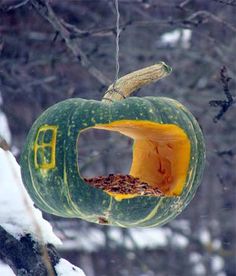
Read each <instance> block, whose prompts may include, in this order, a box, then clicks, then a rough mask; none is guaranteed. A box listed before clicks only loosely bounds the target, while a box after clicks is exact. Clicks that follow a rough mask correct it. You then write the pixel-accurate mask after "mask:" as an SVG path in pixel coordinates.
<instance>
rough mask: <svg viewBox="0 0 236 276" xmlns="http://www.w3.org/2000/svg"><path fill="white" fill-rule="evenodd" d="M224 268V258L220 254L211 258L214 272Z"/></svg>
mask: <svg viewBox="0 0 236 276" xmlns="http://www.w3.org/2000/svg"><path fill="white" fill-rule="evenodd" d="M223 268H224V260H223V258H221V257H220V256H214V257H212V259H211V269H212V271H213V272H219V271H221V270H223Z"/></svg>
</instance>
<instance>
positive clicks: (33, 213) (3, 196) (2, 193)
mask: <svg viewBox="0 0 236 276" xmlns="http://www.w3.org/2000/svg"><path fill="white" fill-rule="evenodd" d="M0 225H1V226H2V227H3V228H4V229H5V230H6V231H8V232H9V233H10V234H12V235H13V236H14V237H15V238H17V239H19V238H20V237H21V236H23V235H25V234H26V233H30V234H31V235H32V236H33V237H34V238H35V239H36V240H38V241H39V242H43V243H51V244H54V245H58V244H61V241H60V239H59V238H58V237H56V235H55V234H54V233H53V231H52V227H51V225H50V224H49V222H47V221H46V220H44V219H43V217H42V213H41V211H40V210H38V209H36V208H34V206H33V202H32V200H31V199H30V197H29V195H28V193H27V192H26V189H25V187H24V185H23V183H22V179H21V174H20V166H19V165H18V163H17V162H16V160H15V158H14V156H13V155H12V153H11V152H9V151H4V150H3V149H1V148H0ZM38 229H40V231H39V230H38Z"/></svg>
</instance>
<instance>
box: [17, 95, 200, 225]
mask: <svg viewBox="0 0 236 276" xmlns="http://www.w3.org/2000/svg"><path fill="white" fill-rule="evenodd" d="M123 119H125V120H149V121H152V122H158V123H162V124H175V125H178V126H179V127H181V128H182V129H184V131H185V132H186V134H187V135H188V137H189V139H190V142H191V160H190V165H189V170H188V176H187V180H186V183H185V187H184V190H183V192H182V194H181V196H178V197H162V198H158V197H147V196H146V197H144V196H140V197H136V198H132V199H124V200H122V201H116V200H115V199H114V198H112V197H111V196H109V195H108V194H106V193H105V192H103V191H102V190H100V189H96V188H93V187H91V186H89V185H87V184H86V183H85V182H84V181H83V179H82V178H81V177H80V174H79V171H78V163H77V160H78V149H77V144H78V143H77V140H78V136H79V133H80V132H81V130H83V129H85V128H88V127H93V126H94V125H95V124H101V123H102V124H104V123H110V122H113V121H117V120H123ZM44 124H48V125H58V126H59V128H58V133H57V142H56V167H55V168H54V169H51V170H48V172H47V174H46V175H45V176H43V175H42V173H41V170H40V169H35V166H34V152H33V147H34V141H35V138H36V134H37V131H38V129H39V127H41V126H42V125H44ZM204 162H205V147H204V140H203V136H202V132H201V130H200V127H199V125H198V123H197V121H196V120H195V118H194V117H193V115H192V114H191V113H190V112H189V111H188V110H187V109H186V108H185V107H183V106H182V105H181V104H180V103H179V102H177V101H175V100H172V99H169V98H162V97H145V98H137V97H130V98H127V99H126V100H122V101H117V102H114V103H111V104H108V103H104V102H100V101H95V100H85V99H70V100H66V101H63V102H60V103H58V104H56V105H54V106H52V107H50V108H49V109H47V110H46V111H45V112H44V113H43V114H42V115H41V116H40V117H39V118H38V120H37V121H36V122H35V123H34V125H33V126H32V128H31V130H30V132H29V135H28V137H27V141H26V144H25V147H24V150H23V153H22V159H21V167H22V176H23V181H24V184H25V186H26V188H27V190H28V192H29V194H30V196H31V197H32V199H33V201H34V202H35V203H36V205H37V206H38V207H39V208H41V209H42V210H44V211H46V212H48V213H52V214H55V215H58V216H63V217H78V218H82V219H85V220H88V221H91V222H95V223H99V221H101V219H100V218H105V219H106V220H107V223H108V224H110V225H118V226H124V227H136V226H141V227H150V226H157V225H162V224H164V223H167V222H168V221H170V220H171V219H173V218H174V217H176V216H177V215H178V214H179V213H180V212H181V211H182V210H183V209H184V208H185V207H186V206H187V204H188V203H189V202H190V200H191V199H192V198H193V196H194V194H195V192H196V189H197V187H198V186H199V184H200V181H201V177H202V173H203V169H204ZM190 172H191V173H190Z"/></svg>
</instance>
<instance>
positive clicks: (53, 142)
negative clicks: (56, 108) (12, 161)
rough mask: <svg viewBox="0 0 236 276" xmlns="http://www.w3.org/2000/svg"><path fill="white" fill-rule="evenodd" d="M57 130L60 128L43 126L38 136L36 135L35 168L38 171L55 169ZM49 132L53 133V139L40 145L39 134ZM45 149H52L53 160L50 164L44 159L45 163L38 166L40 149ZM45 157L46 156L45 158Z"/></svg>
mask: <svg viewBox="0 0 236 276" xmlns="http://www.w3.org/2000/svg"><path fill="white" fill-rule="evenodd" d="M57 129H58V126H55V125H43V126H41V127H40V128H39V129H38V132H37V135H36V139H35V143H34V166H35V168H36V169H39V168H40V169H44V170H49V169H53V168H55V166H56V137H57ZM47 130H51V131H52V139H51V141H50V142H49V143H44V142H43V143H42V144H41V145H39V144H38V138H39V134H40V133H41V132H46V131H47ZM45 147H50V148H51V160H50V162H49V163H47V162H45V159H44V158H43V163H42V164H38V160H37V152H38V149H43V151H44V148H45ZM44 157H45V156H44Z"/></svg>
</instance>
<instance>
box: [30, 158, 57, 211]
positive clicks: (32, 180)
mask: <svg viewBox="0 0 236 276" xmlns="http://www.w3.org/2000/svg"><path fill="white" fill-rule="evenodd" d="M28 160H30V158H29V156H28ZM28 167H29V173H30V178H31V183H32V186H33V188H34V191H35V192H36V194H37V195H38V197H39V198H40V200H41V201H42V202H43V203H44V204H45V205H46V206H47V207H48V208H49V209H50V210H52V211H53V213H54V214H55V209H53V208H52V207H51V206H49V205H48V204H47V202H46V201H45V200H44V199H43V198H42V196H41V194H40V193H39V192H38V190H37V189H36V185H35V183H34V179H33V174H32V170H31V167H30V164H29V162H28ZM56 213H57V211H56Z"/></svg>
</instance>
